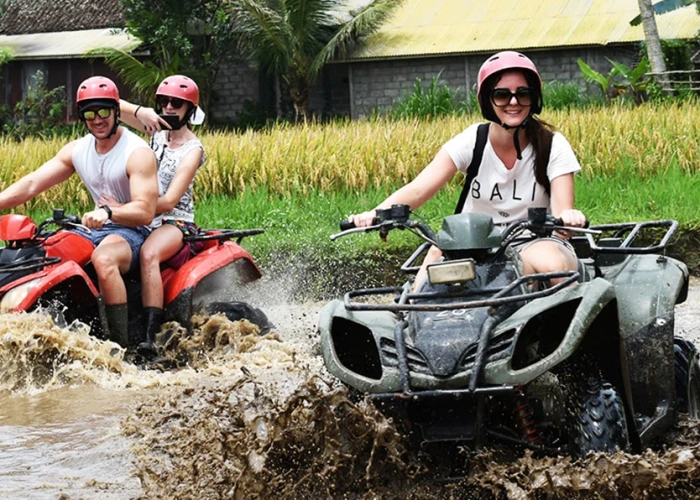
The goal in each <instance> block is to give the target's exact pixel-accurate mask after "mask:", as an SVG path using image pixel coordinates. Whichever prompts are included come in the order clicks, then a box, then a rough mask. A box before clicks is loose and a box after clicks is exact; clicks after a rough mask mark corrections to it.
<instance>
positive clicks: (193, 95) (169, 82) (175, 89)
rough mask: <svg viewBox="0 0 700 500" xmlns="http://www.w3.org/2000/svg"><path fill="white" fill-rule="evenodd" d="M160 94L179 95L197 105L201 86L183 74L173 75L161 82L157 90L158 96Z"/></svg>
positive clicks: (180, 97)
mask: <svg viewBox="0 0 700 500" xmlns="http://www.w3.org/2000/svg"><path fill="white" fill-rule="evenodd" d="M159 95H164V96H168V97H177V98H179V99H183V100H185V101H187V102H191V103H192V104H193V105H194V106H195V107H196V106H198V105H199V87H197V84H196V83H195V82H194V80H192V79H191V78H188V77H186V76H183V75H172V76H169V77H167V78H166V79H165V80H163V81H162V82H160V85H158V89H157V90H156V96H159Z"/></svg>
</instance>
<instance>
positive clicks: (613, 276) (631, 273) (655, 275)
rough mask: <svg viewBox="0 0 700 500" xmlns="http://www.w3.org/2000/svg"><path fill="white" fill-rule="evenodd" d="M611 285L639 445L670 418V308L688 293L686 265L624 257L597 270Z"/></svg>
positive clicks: (653, 258)
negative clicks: (599, 270)
mask: <svg viewBox="0 0 700 500" xmlns="http://www.w3.org/2000/svg"><path fill="white" fill-rule="evenodd" d="M601 269H602V272H603V275H604V277H605V279H607V280H610V281H611V282H612V283H613V284H614V286H615V295H616V297H617V308H618V318H619V323H620V324H619V331H620V338H621V343H622V354H623V359H622V366H623V369H624V370H625V371H626V372H627V379H628V384H629V385H628V386H626V391H625V392H628V393H629V394H630V399H629V405H630V409H631V411H632V414H633V415H635V424H636V427H637V430H638V433H639V438H640V440H641V443H642V445H645V444H646V443H649V442H650V441H652V440H653V439H654V438H655V437H656V436H657V435H659V434H661V433H662V432H663V431H665V430H666V429H668V428H669V427H670V426H671V425H672V424H673V421H674V419H675V412H674V409H673V404H672V402H673V401H675V381H674V354H673V336H674V307H675V305H676V304H678V303H681V302H683V301H684V300H685V299H686V297H687V292H688V268H687V266H686V265H685V264H683V263H682V262H680V261H678V260H675V259H672V258H668V257H663V256H658V255H639V256H628V257H626V258H625V259H623V260H622V261H621V262H619V263H617V264H615V265H611V266H608V267H603V268H601Z"/></svg>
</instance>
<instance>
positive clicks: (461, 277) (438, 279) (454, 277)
mask: <svg viewBox="0 0 700 500" xmlns="http://www.w3.org/2000/svg"><path fill="white" fill-rule="evenodd" d="M475 269H476V264H474V259H463V260H452V261H449V262H438V263H436V264H430V265H429V266H428V279H430V282H431V283H432V284H433V285H437V284H448V283H464V282H465V281H471V280H473V279H474V278H475V277H476V270H475Z"/></svg>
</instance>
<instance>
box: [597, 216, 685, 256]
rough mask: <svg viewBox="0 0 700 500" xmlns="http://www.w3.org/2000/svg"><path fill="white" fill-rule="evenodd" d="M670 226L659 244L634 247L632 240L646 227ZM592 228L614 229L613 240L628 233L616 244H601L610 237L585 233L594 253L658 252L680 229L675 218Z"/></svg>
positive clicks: (632, 253)
mask: <svg viewBox="0 0 700 500" xmlns="http://www.w3.org/2000/svg"><path fill="white" fill-rule="evenodd" d="M662 227H666V228H668V229H667V230H666V233H664V236H663V237H662V238H661V241H659V243H658V244H656V245H653V246H646V247H633V246H631V245H632V242H633V241H634V239H635V238H637V237H639V236H640V235H641V233H642V230H644V229H650V228H662ZM591 229H596V230H599V231H607V232H610V231H614V234H613V240H612V241H617V240H622V237H623V236H624V235H625V234H627V233H629V234H627V236H626V237H625V239H624V240H622V241H621V242H620V244H619V245H615V246H601V245H599V243H601V242H604V241H607V242H608V243H610V242H611V240H610V239H605V238H603V239H600V240H599V241H596V240H595V239H594V238H593V236H592V235H591V234H588V233H587V234H585V235H584V236H585V237H586V239H587V240H588V244H589V245H590V247H591V251H592V252H593V253H599V254H625V255H640V254H649V253H658V252H661V251H663V250H664V249H665V248H666V246H667V245H668V243H669V241H670V240H671V238H672V237H673V235H674V234H676V230H677V229H678V222H677V221H675V220H657V221H647V222H623V223H618V224H602V225H600V226H592V227H591Z"/></svg>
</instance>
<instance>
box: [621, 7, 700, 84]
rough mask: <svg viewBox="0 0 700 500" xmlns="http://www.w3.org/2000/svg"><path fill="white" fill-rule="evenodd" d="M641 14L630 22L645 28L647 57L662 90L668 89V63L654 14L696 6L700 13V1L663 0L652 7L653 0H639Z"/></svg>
mask: <svg viewBox="0 0 700 500" xmlns="http://www.w3.org/2000/svg"><path fill="white" fill-rule="evenodd" d="M638 2H639V11H640V14H639V15H638V16H637V17H635V18H634V19H632V20H631V21H630V24H631V25H632V26H637V25H639V23H642V26H643V28H644V39H645V40H646V43H647V56H648V57H649V63H650V64H651V71H652V73H654V75H655V79H656V81H658V82H659V84H660V85H661V87H662V88H668V87H669V82H668V77H667V75H665V74H664V73H665V72H666V61H665V60H664V54H663V50H662V49H661V39H660V38H659V31H658V29H657V28H656V19H655V18H654V14H665V13H666V12H671V11H674V10H676V9H680V8H682V7H687V6H689V5H693V4H695V6H696V8H697V10H698V11H700V0H661V1H660V2H657V3H655V4H653V5H652V3H651V2H652V0H638Z"/></svg>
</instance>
